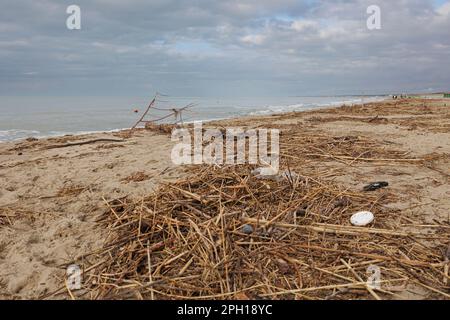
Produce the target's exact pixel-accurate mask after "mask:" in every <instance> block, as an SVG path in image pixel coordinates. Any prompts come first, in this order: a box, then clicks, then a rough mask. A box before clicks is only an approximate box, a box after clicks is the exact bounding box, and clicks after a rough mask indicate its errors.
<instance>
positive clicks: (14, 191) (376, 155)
mask: <svg viewBox="0 0 450 320" xmlns="http://www.w3.org/2000/svg"><path fill="white" fill-rule="evenodd" d="M207 126H208V127H218V128H226V127H243V128H276V129H280V131H281V137H280V144H281V158H282V161H281V168H282V170H285V169H286V168H288V167H289V169H290V170H292V171H295V172H296V173H298V174H299V175H301V176H304V177H310V178H311V179H313V180H314V179H315V180H320V183H321V184H322V185H324V186H325V187H326V186H327V185H328V184H333V186H334V185H336V186H339V187H340V188H342V190H343V191H342V194H345V193H355V194H356V193H358V194H359V193H361V194H364V193H362V189H363V188H364V186H366V185H368V184H370V183H372V182H377V181H386V182H388V183H389V186H388V187H387V188H383V189H381V190H376V191H374V192H372V193H369V195H368V196H367V198H368V199H369V198H370V199H372V198H374V199H376V200H373V202H372V203H373V206H374V208H378V207H377V206H378V205H379V206H380V209H377V210H379V211H377V212H375V216H376V217H375V225H372V226H370V227H368V228H375V229H377V230H378V229H383V230H390V231H392V232H393V231H395V232H411V233H412V234H415V235H420V234H423V235H427V236H433V238H432V239H433V240H430V239H426V240H424V241H421V240H420V239H421V237H420V236H417V238H415V239H414V241H417V246H419V247H420V246H426V247H428V248H430V252H432V255H431V254H430V257H425V256H424V257H423V259H422V258H421V257H420V256H419V255H418V254H417V255H415V254H413V251H409V252H408V251H405V252H403V251H402V250H400V251H402V254H403V258H401V259H400V258H399V259H398V261H400V260H401V261H403V260H406V261H407V260H410V261H421V262H422V263H424V264H427V263H428V264H430V266H431V265H432V267H430V268H429V269H427V270H429V272H430V276H429V277H428V276H427V278H426V280H423V281H422V280H421V278H420V277H419V276H416V275H415V274H416V273H414V272H412V271H411V272H410V274H409V276H408V279H404V280H403V281H402V282H401V284H398V288H396V289H394V288H391V289H392V290H389V289H386V290H385V291H389V293H386V292H382V291H379V292H377V293H376V294H375V295H374V294H373V293H372V292H371V291H370V290H366V289H365V288H364V286H363V287H362V289H361V288H356V289H354V288H350V289H348V290H345V291H344V290H339V289H337V288H339V287H337V288H334V289H330V290H329V291H326V290H325V291H326V292H323V290H322V291H321V293H320V294H319V293H318V294H317V295H315V294H312V293H311V295H307V293H306V292H302V294H303V293H304V294H305V296H303V295H300V294H299V295H297V296H296V295H295V294H293V293H292V292H291V295H288V296H287V297H286V298H298V299H301V298H314V299H315V298H319V297H320V298H325V297H329V298H335V299H340V298H341V295H342V297H345V298H349V297H350V298H356V299H365V298H367V299H371V298H374V297H380V296H381V298H383V299H401V298H404V299H432V298H435V299H448V298H449V297H450V291H449V288H450V287H449V285H448V281H447V280H449V277H448V268H447V271H445V264H446V260H445V259H446V254H450V251H447V250H450V249H448V248H449V238H448V236H449V234H450V215H449V214H450V184H449V179H450V100H449V99H420V98H414V99H404V100H388V101H385V102H381V103H370V104H366V105H358V106H343V107H339V108H330V109H321V110H315V111H307V112H297V113H286V114H277V115H271V116H264V117H246V118H238V119H231V120H223V121H215V122H210V123H208V124H207ZM173 145H174V142H172V141H171V140H170V134H165V133H162V132H157V131H155V130H145V129H140V130H137V131H135V132H133V133H131V134H129V132H127V131H123V132H116V133H101V134H89V135H82V136H64V137H57V138H48V139H39V140H37V139H28V140H22V141H17V142H7V143H1V144H0V298H4V299H23V298H30V299H38V298H49V299H70V298H87V299H90V298H99V299H101V298H105V299H107V298H122V297H126V298H130V296H128V295H127V296H122V295H120V293H118V292H116V293H115V292H114V291H108V294H105V295H103V294H91V293H90V292H91V289H89V288H91V287H90V286H91V285H92V281H91V283H89V285H86V287H84V289H83V290H81V291H79V292H78V291H74V292H70V290H69V291H68V290H66V287H65V284H64V281H65V280H64V279H65V272H66V267H67V265H69V264H71V263H74V262H75V263H77V264H79V265H81V266H82V267H83V269H84V270H85V272H86V274H88V273H89V271H94V270H96V264H100V263H102V261H103V260H102V259H104V258H105V256H102V255H96V254H91V253H93V252H97V253H98V252H101V250H102V248H104V247H105V245H106V244H108V243H109V244H110V241H111V232H112V231H111V230H113V229H111V228H107V227H106V225H107V224H105V222H104V216H105V214H107V213H108V212H111V211H110V210H111V203H112V202H113V201H114V200H116V199H127V200H126V201H128V202H133V201H134V202H137V201H140V200H141V199H143V198H145V197H148V196H149V195H151V194H152V192H154V191H155V190H156V189H157V188H158V187H159V186H162V185H165V184H167V183H174V182H176V181H177V180H179V179H181V178H183V177H186V176H189V175H190V174H192V173H190V172H189V170H187V168H186V167H183V166H176V165H174V164H173V163H172V161H171V158H170V155H171V149H172V147H173ZM192 192H193V193H195V192H194V191H192ZM211 192H213V191H211ZM371 201H372V200H371ZM375 204H376V205H375ZM317 205H318V204H317ZM314 208H316V207H314ZM349 208H350V207H349ZM356 208H357V205H355V206H354V207H351V209H352V210H353V209H356ZM360 209H370V208H360ZM205 210H206V209H205ZM305 210H306V209H305ZM336 212H337V211H335V213H334V214H337V213H336ZM339 212H341V211H339ZM342 212H344V211H342ZM352 212H353V211H352ZM352 212H345V213H344V215H342V216H339V219H337V217H335V216H331V215H330V216H328V215H327V219H322V220H320V221H319V220H318V221H316V222H320V223H329V224H330V225H338V223H339V224H342V225H344V224H346V225H348V226H350V223H349V222H348V217H349V215H350V214H351V213H352ZM378 212H379V214H378V215H377V213H378ZM314 214H318V215H320V212H316V211H315V212H314ZM339 214H340V213H339ZM335 218H336V219H335ZM286 219H287V218H286ZM279 223H285V224H288V223H291V222H289V221H288V220H283V221H279ZM109 226H111V224H109ZM311 232H312V231H311ZM321 234H323V232H321V231H317V232H316V236H317V237H319V236H320V235H321ZM409 238H411V237H409ZM409 238H408V239H409ZM413 238H414V237H413ZM230 241H231V240H230ZM253 241H255V242H256V243H258V240H257V239H253ZM277 241H278V240H277ZM279 241H282V240H279ZM374 241H375V240H374ZM386 241H388V240H386ZM401 241H403V238H402V240H401ZM404 241H406V240H404ZM408 241H409V240H408ZM411 241H412V240H411ZM375 242H376V244H377V245H379V246H380V248H379V249H377V250H375V249H373V250H372V249H371V250H372V251H370V253H371V254H373V255H378V256H383V257H384V256H389V251H388V250H385V249H383V248H382V245H383V243H384V240H380V241H378V240H377V241H375ZM405 243H406V242H405ZM411 243H412V242H411ZM407 245H408V246H409V245H410V243H409V242H408V244H407ZM262 246H263V245H262ZM356 246H358V244H355V247H356ZM405 246H406V244H405ZM414 246H415V245H412V244H411V246H410V247H408V248H415V247H414ZM330 248H331V247H330ZM336 248H337V243H336ZM167 250H168V249H167ZM330 250H331V249H330ZM355 250H356V249H355ZM411 250H413V249H411ZM169 251H170V250H169ZM169 251H168V252H167V254H169V255H170V256H171V257H172V258H171V259H174V258H177V259H180V260H181V261H180V265H181V266H183V265H184V266H186V268H187V269H186V270H188V269H189V265H188V262H189V261H190V260H189V257H188V256H182V255H181V253H180V257H178V253H175V251H176V250H175V251H173V252H172V251H171V252H169ZM301 252H303V251H301ZM301 252H300V251H299V252H298V255H301V254H302V253H301ZM438 252H442V254H441V255H439V253H438ZM144 253H145V252H144ZM88 254H89V255H88ZM321 254H322V255H323V256H325V257H326V255H327V254H328V253H327V252H322V253H321ZM392 254H393V255H396V254H397V253H392ZM412 255H414V257H413V256H412ZM360 256H361V255H360ZM157 258H158V257H156V258H155V259H157ZM290 258H291V259H295V252H294V253H292V254H291V255H290ZM341 258H342V259H345V261H351V259H352V254H351V252H350V253H348V254H342V255H341V256H339V257H338V258H336V259H337V262H339V261H340V259H341ZM449 258H450V257H447V259H449ZM280 259H281V258H280ZM283 259H284V260H283V261H288V262H289V264H293V263H294V262H292V261H294V260H292V261H290V260H289V259H286V258H283ZM309 259H310V261H311V265H316V264H315V263H316V262H315V259H316V258H315V256H314V255H311V256H310V257H309ZM317 259H318V258H317ZM333 259H334V260H333ZM333 259H332V260H333V261H335V260H336V259H335V258H334V256H333ZM347 259H348V260H347ZM402 259H403V260H402ZM168 260H170V259H168ZM168 260H167V261H168ZM374 260H375V261H381V258H377V259H369V258H367V262H370V261H374ZM118 261H119V260H118ZM120 261H122V260H120ZM167 261H166V262H167ZM305 261H306V260H305ZM170 262H172V260H171V261H170ZM280 263H281V262H280ZM283 263H284V262H283ZM329 263H331V262H329ZM351 263H352V262H350V265H351ZM358 263H362V264H361V265H354V269H351V268H350V269H351V270H353V271H355V270H356V271H355V272H356V273H357V274H359V277H362V278H364V277H365V267H366V266H365V265H364V263H365V262H361V261H358ZM447 263H448V260H447ZM167 265H168V264H165V267H166V268H167ZM304 267H305V268H307V266H304ZM383 267H385V268H386V270H389V271H386V272H389V274H391V273H395V272H399V275H398V277H400V273H401V277H403V273H402V272H406V271H402V272H401V271H399V270H400V269H401V268H400V269H395V268H394V267H392V268H390V267H388V266H387V265H386V266H383ZM89 268H90V269H89ZM243 268H244V267H243ZM317 268H320V269H323V267H319V266H318V265H317ZM406 269H407V268H406ZM111 270H112V269H111ZM271 270H272V269H271ZM273 270H275V271H273V273H271V275H270V276H269V274H266V275H265V276H267V277H268V278H271V277H273V278H276V277H279V278H280V279H282V278H283V277H286V276H285V273H284V272H282V268H281V267H280V268H279V269H273ZM276 270H278V271H276ZM351 270H342V269H333V270H331V269H330V270H325V271H323V270H322V271H318V270H315V271H314V270H313V271H310V273H309V274H308V273H307V272H309V271H306V269H305V270H304V271H302V277H303V281H304V283H303V284H299V285H298V286H299V287H298V288H300V289H298V288H297V290H301V289H304V288H307V287H308V286H307V285H306V283H308V282H307V281H308V280H307V279H308V277H313V275H314V277H317V279H319V278H320V279H322V278H323V277H326V276H327V275H328V276H330V275H329V273H330V272H331V273H334V274H338V276H337V277H336V276H335V277H334V278H333V279H334V280H327V281H328V282H326V283H327V284H328V283H331V284H333V285H341V284H342V281H344V280H345V279H344V278H347V280H348V278H351V279H353V280H354V281H358V277H356V276H355V275H354V273H353V271H351ZM341 271H342V272H344V271H345V273H340V272H341ZM384 271H385V270H384V269H383V272H384ZM155 272H156V273H154V275H153V276H154V277H157V276H158V273H157V272H161V277H162V278H161V279H165V278H164V277H163V276H165V277H170V272H168V271H167V272H166V273H164V272H163V271H161V270H160V269H157V270H156V271H155ZM271 272H272V271H271ZM327 272H328V273H327ZM427 272H428V271H427ZM117 273H119V272H118V271H117ZM425 273H426V272H425ZM193 274H194V273H193ZM93 277H94V276H92V277H91V278H90V279H94V278H93ZM111 277H112V278H114V277H113V276H111ZM205 277H206V276H205ZM261 277H262V279H263V278H264V275H261ZM287 277H288V278H289V276H287ZM292 277H293V278H292V279H294V276H293V275H292ZM339 277H341V278H339ZM95 279H97V282H95V283H94V284H93V286H95V285H98V279H100V278H95ZM289 279H290V278H289ZM230 281H231V280H230ZM261 281H262V280H261ZM270 281H271V280H270ZM270 281H269V280H267V282H270ZM286 281H287V280H286ZM311 281H312V280H311ZM287 282H288V281H287ZM287 282H286V283H287ZM271 283H272V282H271ZM289 283H291V282H289ZM311 283H312V282H311ZM117 284H119V283H117ZM252 285H253V286H255V288H256V284H252ZM302 285H303V286H302ZM323 285H324V284H322V283H317V286H323ZM289 286H290V285H289ZM289 286H288V285H285V284H283V283H282V281H281V280H280V283H279V284H277V285H276V286H275V284H274V287H272V289H270V290H269V289H265V290H264V292H263V293H261V292H259V291H258V290H257V289H254V290H250V291H249V292H247V291H246V292H247V293H245V294H244V295H243V293H241V294H240V295H238V294H235V295H233V296H232V297H231V298H235V299H238V298H244V299H245V298H249V299H258V298H263V297H264V295H269V297H272V298H276V297H278V294H279V295H282V294H281V293H280V291H277V290H276V289H275V287H277V288H280V287H282V288H284V289H285V290H287V288H288V287H289ZM234 289H235V290H237V289H239V288H234ZM353 289H354V290H353ZM142 290H143V289H142ZM155 290H156V289H155ZM158 290H159V291H158ZM158 290H157V292H162V291H163V289H161V288H159V289H158ZM190 290H194V291H195V288H194V285H192V288H191V289H190ZM217 290H218V291H217V292H223V290H225V289H223V288H222V289H217ZM221 290H222V291H221ZM230 291H233V289H232V288H231V289H230ZM208 292H210V293H208ZM277 292H278V293H277ZM299 292H300V291H299ZM149 294H152V295H153V294H156V295H157V298H160V299H167V298H174V297H175V295H174V296H173V297H171V296H169V295H168V293H167V292H166V294H167V296H164V294H163V293H155V292H153V291H152V292H150V293H149ZM202 294H204V295H208V294H210V295H213V294H216V293H215V292H214V289H211V288H210V289H209V291H208V290H206V291H204V292H202ZM271 294H272V295H273V296H270V295H271ZM292 294H293V295H292ZM322 294H323V296H322ZM199 296H201V295H199ZM218 297H219V296H218ZM131 298H137V299H139V298H148V297H147V296H146V295H145V293H144V291H139V292H137V293H136V295H131Z"/></svg>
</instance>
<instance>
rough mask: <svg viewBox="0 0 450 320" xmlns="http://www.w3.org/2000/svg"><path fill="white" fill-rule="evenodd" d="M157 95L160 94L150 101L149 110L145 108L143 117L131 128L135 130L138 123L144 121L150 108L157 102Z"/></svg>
mask: <svg viewBox="0 0 450 320" xmlns="http://www.w3.org/2000/svg"><path fill="white" fill-rule="evenodd" d="M157 96H158V95H156V96H155V97H154V98H153V100H152V101H151V102H150V104H149V105H148V107H147V110H145V112H144V114H143V115H142V117H141V118H140V119H139V120H138V121H137V122H136V123H135V125H134V126H133V127H131V130H134V129H135V128H136V127H137V126H138V124H139V123H141V122H142V120H143V119H144V118H145V116H146V115H147V113H148V112H149V110H150V108H151V107H152V106H153V105H154V104H155V102H156V97H157Z"/></svg>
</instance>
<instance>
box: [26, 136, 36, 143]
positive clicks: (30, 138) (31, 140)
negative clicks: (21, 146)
mask: <svg viewBox="0 0 450 320" xmlns="http://www.w3.org/2000/svg"><path fill="white" fill-rule="evenodd" d="M38 140H39V139H38V138H34V137H29V138H26V139H25V141H27V142H34V141H38Z"/></svg>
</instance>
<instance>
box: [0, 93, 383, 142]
mask: <svg viewBox="0 0 450 320" xmlns="http://www.w3.org/2000/svg"><path fill="white" fill-rule="evenodd" d="M386 98H387V97H386V96H320V97H257V98H255V97H241V98H219V97H217V98H211V97H208V98H205V97H168V96H158V97H157V103H156V108H157V109H158V110H152V111H151V112H149V113H148V114H147V116H146V118H145V119H146V120H150V121H151V120H155V119H159V118H163V117H166V116H167V118H165V119H164V120H162V122H172V123H173V122H175V121H178V122H179V121H180V119H179V118H178V119H177V120H175V116H174V115H170V114H171V113H172V109H174V108H175V109H180V108H183V107H185V106H188V105H192V106H191V107H189V108H187V109H185V110H184V111H183V112H182V113H181V116H182V121H183V122H186V123H187V122H194V121H208V120H218V119H227V118H234V117H240V116H246V115H270V114H276V113H283V112H290V111H306V110H313V109H317V108H325V107H331V106H339V105H343V104H347V105H352V104H359V103H362V102H364V103H368V102H374V101H381V100H384V99H386ZM151 99H152V97H28V96H27V97H0V142H5V141H14V140H20V139H24V138H29V137H36V138H43V137H54V136H62V135H67V134H84V133H94V132H110V131H117V130H122V129H127V128H130V127H131V126H133V125H134V124H135V123H136V121H137V120H139V118H140V117H141V116H142V114H143V112H144V111H145V110H146V108H147V106H148V104H149V102H150V101H151Z"/></svg>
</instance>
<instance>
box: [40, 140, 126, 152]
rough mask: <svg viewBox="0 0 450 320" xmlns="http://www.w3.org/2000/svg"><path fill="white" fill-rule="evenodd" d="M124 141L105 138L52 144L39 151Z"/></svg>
mask: <svg viewBox="0 0 450 320" xmlns="http://www.w3.org/2000/svg"><path fill="white" fill-rule="evenodd" d="M124 141H125V140H122V139H107V138H99V139H93V140H87V141H81V142H71V143H65V144H54V145H50V146H47V147H44V148H42V149H41V150H45V149H58V148H66V147H74V146H82V145H85V144H91V143H96V142H124Z"/></svg>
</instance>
